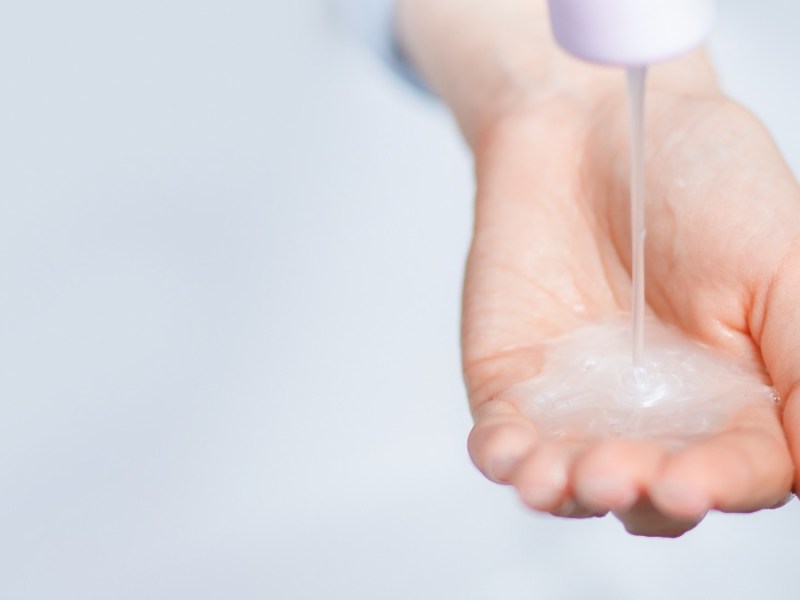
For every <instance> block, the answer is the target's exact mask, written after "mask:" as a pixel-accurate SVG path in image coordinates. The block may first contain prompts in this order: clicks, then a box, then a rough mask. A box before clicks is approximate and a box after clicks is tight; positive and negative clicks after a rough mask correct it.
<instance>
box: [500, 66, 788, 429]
mask: <svg viewBox="0 0 800 600" xmlns="http://www.w3.org/2000/svg"><path fill="white" fill-rule="evenodd" d="M646 77H647V69H646V68H645V67H635V68H630V69H629V70H628V73H627V78H628V101H629V102H628V103H629V116H630V154H631V156H630V166H631V169H630V172H631V180H630V196H631V197H630V203H631V246H632V248H631V250H632V253H631V256H632V259H631V295H632V302H631V304H632V309H631V315H630V316H624V315H618V316H615V317H613V318H610V319H608V320H607V321H604V322H600V323H595V324H592V325H588V326H585V327H583V328H579V329H578V330H576V331H573V332H571V333H569V334H566V335H564V336H562V337H559V338H557V339H554V340H550V341H549V342H547V343H546V344H543V345H542V367H541V370H540V372H539V374H538V375H537V376H536V377H534V378H533V379H531V380H528V381H525V382H522V383H521V384H519V385H517V386H515V388H513V389H512V390H511V391H510V393H511V395H512V397H514V398H515V400H516V402H517V403H518V404H519V405H520V407H521V409H522V410H523V412H525V413H526V414H528V415H529V416H530V418H531V419H532V420H533V421H534V422H535V423H536V424H537V426H538V428H539V429H540V431H541V433H542V434H543V435H545V436H550V437H565V436H568V437H574V436H578V437H586V436H590V437H598V436H599V437H607V436H627V437H661V438H669V439H671V440H687V439H694V438H697V437H702V436H704V435H706V434H708V433H710V432H713V431H715V430H718V429H719V428H720V427H721V426H722V425H724V423H725V422H726V421H727V420H728V419H730V417H731V416H733V414H735V413H736V412H737V411H738V410H740V409H741V408H743V407H744V406H746V405H751V404H754V403H763V402H769V403H775V402H777V401H778V398H777V394H776V393H775V391H774V390H773V388H772V387H770V386H769V385H768V384H767V383H766V381H767V378H766V376H765V375H764V373H762V372H761V371H759V370H758V368H757V366H755V365H752V364H745V363H742V362H739V361H736V360H735V359H733V358H731V357H730V356H727V355H725V354H722V353H721V352H719V351H717V350H714V349H712V348H709V347H708V346H705V345H702V344H700V343H698V342H696V341H694V340H692V339H691V338H689V337H688V336H686V335H685V334H684V333H682V332H681V331H679V330H678V329H676V328H674V327H670V326H667V325H665V324H663V323H662V322H660V321H658V320H656V319H652V320H651V319H646V318H645V260H644V259H645V234H646V232H645V205H646V202H645V144H644V99H645V81H646ZM645 326H647V333H648V335H647V345H646V346H645Z"/></svg>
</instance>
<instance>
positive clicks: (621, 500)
mask: <svg viewBox="0 0 800 600" xmlns="http://www.w3.org/2000/svg"><path fill="white" fill-rule="evenodd" d="M577 487H578V491H579V493H580V496H581V498H582V499H583V500H584V501H585V502H586V503H587V504H591V505H596V506H604V507H608V508H612V509H615V510H617V509H623V508H628V507H630V506H633V504H634V503H635V502H636V499H637V497H638V496H639V494H638V492H637V491H636V489H635V488H634V486H633V485H632V484H630V483H628V482H626V481H621V480H619V479H614V478H610V477H592V478H589V479H584V480H583V481H581V482H580V483H579V484H578V486H577Z"/></svg>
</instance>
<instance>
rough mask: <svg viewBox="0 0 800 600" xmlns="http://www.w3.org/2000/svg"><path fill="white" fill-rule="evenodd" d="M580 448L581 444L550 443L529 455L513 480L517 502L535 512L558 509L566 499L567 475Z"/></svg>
mask: <svg viewBox="0 0 800 600" xmlns="http://www.w3.org/2000/svg"><path fill="white" fill-rule="evenodd" d="M581 449H582V448H581V445H580V444H576V443H569V442H562V441H550V442H546V443H544V444H542V445H540V446H538V447H537V448H536V449H535V450H533V451H532V452H531V453H529V454H528V456H527V457H526V458H525V459H524V460H523V461H522V462H521V463H520V464H519V465H518V467H517V469H516V471H515V473H514V477H513V479H512V483H513V484H514V487H515V488H516V489H517V493H518V494H519V497H520V499H521V500H522V501H523V502H524V503H525V504H526V505H527V506H528V507H530V508H532V509H534V510H537V511H542V512H554V511H556V510H558V507H559V506H561V505H562V504H563V503H564V502H566V501H567V500H568V499H569V472H570V469H571V468H572V463H573V461H574V458H575V456H576V455H577V454H578V453H579V452H580V451H581Z"/></svg>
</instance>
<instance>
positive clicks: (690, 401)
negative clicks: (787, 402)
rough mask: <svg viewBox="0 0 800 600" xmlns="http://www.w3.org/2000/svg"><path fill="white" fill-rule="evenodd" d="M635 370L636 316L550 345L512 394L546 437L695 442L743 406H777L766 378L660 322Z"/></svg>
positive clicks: (651, 329)
mask: <svg viewBox="0 0 800 600" xmlns="http://www.w3.org/2000/svg"><path fill="white" fill-rule="evenodd" d="M646 332H647V346H646V350H645V357H644V367H641V368H634V367H633V364H632V358H631V326H630V321H629V320H628V318H625V317H619V318H617V319H613V320H611V321H607V322H604V323H599V324H595V325H590V326H587V327H584V328H581V329H579V330H577V331H574V332H572V333H570V334H568V335H566V336H563V337H560V338H557V339H554V340H552V341H551V342H548V343H547V344H545V348H544V353H545V360H544V364H543V366H542V370H541V372H540V373H539V375H538V376H537V377H536V378H534V379H532V380H529V381H526V382H523V383H521V384H520V385H518V386H515V388H514V389H513V390H512V397H513V398H514V399H515V401H516V402H517V403H518V405H519V406H520V408H521V410H522V411H523V412H524V413H525V414H526V415H528V416H529V417H530V418H531V419H532V420H533V421H534V422H535V423H536V424H537V425H538V426H539V428H540V430H541V432H542V433H543V434H544V435H545V436H550V437H563V436H570V437H572V436H579V437H586V436H589V437H597V436H599V437H609V436H627V437H659V438H670V439H694V438H697V437H698V436H703V435H706V434H708V433H711V432H713V431H716V430H718V429H719V428H720V427H721V426H722V425H723V424H724V423H725V422H726V421H727V420H728V419H729V418H730V417H731V416H733V415H734V413H736V412H737V411H739V410H740V409H742V408H743V407H745V406H747V405H750V404H755V403H775V402H776V401H777V394H776V393H775V390H774V389H773V388H771V387H770V386H769V385H766V384H765V383H764V380H765V377H764V375H763V373H762V372H761V371H759V370H757V369H755V368H753V367H751V366H749V365H745V364H742V363H739V362H736V361H735V360H734V359H732V358H731V357H729V356H727V355H724V354H722V353H720V352H719V351H717V350H713V349H711V348H709V347H707V346H704V345H702V344H699V343H697V342H695V341H694V340H692V339H690V338H688V337H687V336H685V335H684V334H683V333H681V332H680V331H678V330H676V329H674V328H671V327H667V326H665V325H663V324H661V323H660V322H658V321H655V320H648V321H647V324H646Z"/></svg>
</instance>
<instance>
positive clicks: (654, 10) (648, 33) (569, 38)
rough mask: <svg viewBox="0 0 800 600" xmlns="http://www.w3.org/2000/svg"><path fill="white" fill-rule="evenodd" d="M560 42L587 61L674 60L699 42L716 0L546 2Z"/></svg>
mask: <svg viewBox="0 0 800 600" xmlns="http://www.w3.org/2000/svg"><path fill="white" fill-rule="evenodd" d="M549 2H550V20H551V22H552V25H553V32H554V34H555V37H556V40H557V41H558V43H559V44H560V45H561V46H562V47H563V48H564V49H565V50H566V51H567V52H569V53H570V54H573V55H575V56H577V57H578V58H582V59H584V60H588V61H591V62H597V63H603V64H609V65H618V66H625V67H633V66H644V65H648V64H650V63H654V62H659V61H662V60H666V59H669V58H674V57H676V56H679V55H680V54H683V53H685V52H688V51H689V50H692V49H693V48H695V47H697V46H699V45H700V44H702V43H703V41H704V40H705V38H706V37H708V34H709V33H710V32H711V27H712V25H713V22H714V12H715V10H714V7H715V2H714V0H549Z"/></svg>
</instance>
